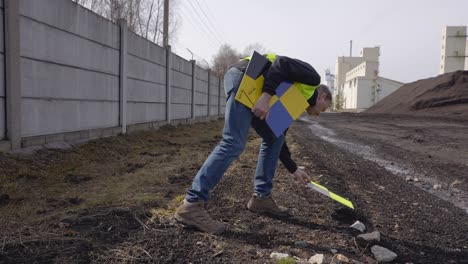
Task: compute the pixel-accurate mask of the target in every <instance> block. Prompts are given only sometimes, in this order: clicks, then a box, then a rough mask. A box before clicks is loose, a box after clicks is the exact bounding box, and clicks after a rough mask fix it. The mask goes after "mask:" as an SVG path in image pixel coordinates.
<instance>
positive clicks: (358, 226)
mask: <svg viewBox="0 0 468 264" xmlns="http://www.w3.org/2000/svg"><path fill="white" fill-rule="evenodd" d="M351 228H354V229H357V230H359V231H361V232H364V230H366V226H365V225H364V224H363V223H361V222H359V221H356V222H355V223H354V224H352V225H351Z"/></svg>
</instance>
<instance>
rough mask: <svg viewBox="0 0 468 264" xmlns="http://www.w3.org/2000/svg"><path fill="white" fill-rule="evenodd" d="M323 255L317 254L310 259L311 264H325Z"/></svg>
mask: <svg viewBox="0 0 468 264" xmlns="http://www.w3.org/2000/svg"><path fill="white" fill-rule="evenodd" d="M323 258H324V256H323V254H315V255H313V256H312V257H310V259H309V263H310V264H322V263H323Z"/></svg>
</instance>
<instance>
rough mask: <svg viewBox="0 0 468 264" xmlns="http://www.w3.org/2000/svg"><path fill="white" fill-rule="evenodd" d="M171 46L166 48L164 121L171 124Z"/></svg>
mask: <svg viewBox="0 0 468 264" xmlns="http://www.w3.org/2000/svg"><path fill="white" fill-rule="evenodd" d="M171 55H172V53H171V46H170V45H167V46H166V121H167V123H171V117H172V115H171V98H172V96H171V93H172V92H171V90H172V89H171V85H172V84H171V71H172V69H171V68H172V56H171Z"/></svg>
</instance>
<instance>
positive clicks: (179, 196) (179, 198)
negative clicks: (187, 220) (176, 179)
mask: <svg viewBox="0 0 468 264" xmlns="http://www.w3.org/2000/svg"><path fill="white" fill-rule="evenodd" d="M184 199H185V194H179V195H177V196H176V197H174V201H175V202H176V203H181V202H182V201H183V200H184Z"/></svg>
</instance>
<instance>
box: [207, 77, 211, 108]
mask: <svg viewBox="0 0 468 264" xmlns="http://www.w3.org/2000/svg"><path fill="white" fill-rule="evenodd" d="M210 90H211V70H210V69H208V103H207V104H208V110H207V111H206V116H210V101H211V100H210V95H211V91H210Z"/></svg>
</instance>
